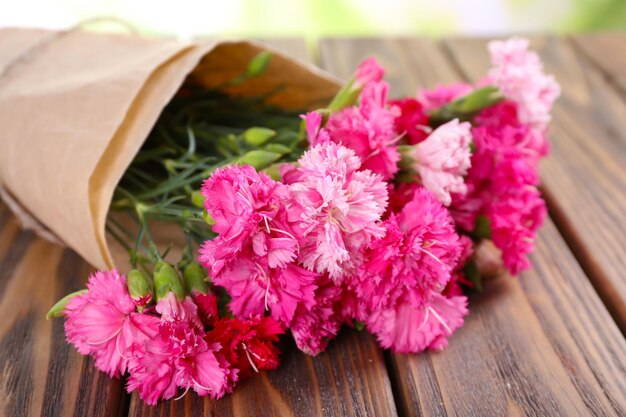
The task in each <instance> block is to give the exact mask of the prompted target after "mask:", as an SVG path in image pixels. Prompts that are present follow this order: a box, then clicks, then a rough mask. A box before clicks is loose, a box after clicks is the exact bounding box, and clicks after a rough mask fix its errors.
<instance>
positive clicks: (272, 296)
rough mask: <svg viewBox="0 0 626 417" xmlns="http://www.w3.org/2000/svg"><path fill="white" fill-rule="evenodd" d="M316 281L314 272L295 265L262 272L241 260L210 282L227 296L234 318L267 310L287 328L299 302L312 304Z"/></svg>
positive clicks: (259, 313)
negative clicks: (219, 287)
mask: <svg viewBox="0 0 626 417" xmlns="http://www.w3.org/2000/svg"><path fill="white" fill-rule="evenodd" d="M316 278H317V274H316V273H315V272H311V271H308V270H306V269H304V268H302V267H300V266H298V265H295V264H290V265H289V266H287V267H285V268H276V269H266V268H263V267H259V266H257V265H256V264H255V263H254V262H253V261H251V260H250V259H246V258H242V259H239V260H237V261H235V262H233V263H232V264H231V265H229V267H228V269H226V270H225V271H224V273H222V274H219V275H216V276H214V277H213V282H214V283H215V284H216V285H220V286H222V287H224V288H225V289H226V291H227V292H228V294H229V295H230V296H231V301H230V303H229V308H230V310H231V311H232V312H233V314H234V315H235V317H237V318H241V319H247V318H249V317H252V316H257V315H263V314H264V312H265V311H266V310H270V313H271V316H272V317H273V318H274V319H275V320H277V321H279V322H281V323H284V324H285V325H289V323H290V322H291V320H292V319H293V315H294V313H295V310H296V307H297V306H298V304H299V303H302V304H303V305H305V306H309V307H310V306H311V305H313V303H314V298H313V294H314V292H315V288H316V284H315V281H316Z"/></svg>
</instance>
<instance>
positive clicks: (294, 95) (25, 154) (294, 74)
mask: <svg viewBox="0 0 626 417" xmlns="http://www.w3.org/2000/svg"><path fill="white" fill-rule="evenodd" d="M268 49H269V50H271V48H268V47H267V46H263V45H261V44H258V43H255V42H249V41H222V42H217V41H213V42H205V43H180V42H175V41H168V40H151V39H144V38H139V37H131V36H120V35H99V34H92V33H86V32H80V31H73V32H51V31H42V30H24V29H2V30H0V126H1V127H2V128H1V129H0V185H1V186H2V187H3V188H4V189H5V191H4V193H5V195H6V194H7V193H8V194H10V196H11V197H12V199H13V200H15V201H14V202H13V203H14V204H11V207H12V209H13V210H14V211H18V212H19V211H25V212H27V213H29V214H30V216H31V220H32V219H33V218H34V219H36V220H37V221H38V222H40V223H41V224H42V225H44V226H45V227H46V228H47V229H49V231H50V232H51V233H52V234H53V235H54V236H56V237H58V238H59V239H60V240H61V241H63V242H65V243H66V244H67V245H68V246H70V247H71V248H73V249H74V250H76V251H77V252H78V253H79V254H80V255H81V256H82V257H83V258H85V259H86V260H87V261H88V262H89V263H91V264H92V265H93V266H95V267H97V268H111V267H112V266H114V262H113V258H112V255H111V250H110V247H109V244H108V242H107V238H106V235H105V223H106V217H107V214H108V210H109V206H110V203H111V198H112V195H113V191H114V190H115V187H116V185H117V183H118V182H119V180H120V179H121V177H122V175H123V174H124V171H125V170H126V168H127V167H128V165H129V164H130V162H131V161H132V159H133V157H134V156H135V154H136V153H137V151H138V150H139V148H140V147H141V145H142V144H143V143H144V141H145V140H146V138H147V136H148V133H149V132H150V130H151V129H152V127H153V126H154V124H155V122H156V120H157V119H158V117H159V114H160V113H161V111H162V110H163V108H164V107H165V105H166V104H167V103H168V102H169V101H170V100H171V98H172V97H173V96H174V94H175V93H176V91H177V90H178V89H179V88H180V87H181V85H182V84H183V83H185V82H187V83H194V84H199V85H202V86H208V87H210V86H216V85H220V84H222V83H223V82H224V81H227V80H229V79H232V78H234V77H235V76H237V75H239V74H240V73H241V72H242V71H243V70H244V69H245V68H246V66H247V64H248V63H249V61H250V59H251V58H252V57H254V56H255V55H256V54H257V53H258V52H260V51H262V50H268ZM272 52H273V58H272V61H271V64H270V66H269V68H268V70H267V71H266V72H265V73H264V74H263V76H261V77H259V78H258V79H254V80H252V81H251V82H247V83H245V85H241V86H237V87H235V88H232V89H231V90H230V91H229V92H230V93H231V94H233V95H242V96H257V95H260V94H263V93H266V92H268V91H272V90H274V89H275V88H276V87H277V86H281V87H283V88H282V89H281V90H280V92H279V93H277V94H275V95H274V96H273V97H272V99H271V104H274V105H277V106H281V107H284V108H290V109H307V108H315V107H317V106H320V105H323V104H324V103H325V102H327V101H328V99H329V98H330V97H332V95H333V94H334V93H335V92H336V91H337V88H338V85H339V84H338V82H337V80H335V79H334V78H332V77H331V76H329V75H328V74H326V73H324V72H323V71H321V70H319V69H317V68H315V67H313V66H310V65H308V64H305V63H303V62H299V61H297V60H294V59H292V58H289V57H287V56H285V55H283V54H281V53H279V52H276V51H272ZM32 224H34V223H33V222H32V221H31V225H32Z"/></svg>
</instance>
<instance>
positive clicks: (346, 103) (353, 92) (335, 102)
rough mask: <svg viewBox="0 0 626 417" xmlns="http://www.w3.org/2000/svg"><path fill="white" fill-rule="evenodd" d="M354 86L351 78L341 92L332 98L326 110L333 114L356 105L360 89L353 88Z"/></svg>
mask: <svg viewBox="0 0 626 417" xmlns="http://www.w3.org/2000/svg"><path fill="white" fill-rule="evenodd" d="M354 84H355V83H354V78H353V79H351V80H350V81H348V82H347V83H346V84H345V85H344V86H343V87H341V90H339V91H338V92H337V94H336V95H335V97H333V99H332V101H331V102H330V104H329V105H328V107H327V108H326V110H328V111H329V112H331V113H333V112H337V111H339V110H341V109H344V108H346V107H350V106H353V105H354V104H356V102H357V100H358V99H359V94H360V93H361V88H362V87H361V88H359V87H355V85H354Z"/></svg>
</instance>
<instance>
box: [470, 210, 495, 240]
mask: <svg viewBox="0 0 626 417" xmlns="http://www.w3.org/2000/svg"><path fill="white" fill-rule="evenodd" d="M472 234H473V236H474V237H476V238H478V239H491V222H490V221H489V219H488V218H487V217H486V216H485V215H484V214H480V215H478V217H477V218H476V227H474V232H473V233H472Z"/></svg>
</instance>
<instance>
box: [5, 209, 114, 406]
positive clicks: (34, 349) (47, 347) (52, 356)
mask: <svg viewBox="0 0 626 417" xmlns="http://www.w3.org/2000/svg"><path fill="white" fill-rule="evenodd" d="M0 206H2V207H3V208H2V209H3V210H6V208H5V207H4V205H3V204H2V203H1V202H0ZM1 216H2V214H0V217H1ZM87 274H88V267H87V265H86V264H85V263H84V262H83V261H82V260H81V259H80V258H79V257H78V255H76V254H75V253H74V252H72V251H70V250H68V249H63V248H60V247H58V246H55V245H53V244H51V243H49V242H46V241H44V240H42V239H39V238H37V237H35V236H34V235H33V234H32V233H31V232H25V231H21V230H20V228H19V225H18V224H17V220H16V219H15V218H14V217H13V216H8V218H7V219H6V221H5V222H4V224H3V227H2V228H1V229H0V317H2V320H1V321H0V398H2V400H0V416H27V415H42V416H71V415H76V416H84V415H90V416H92V415H93V416H116V415H121V414H122V413H123V412H124V411H125V404H126V399H125V397H126V395H125V394H124V391H123V387H122V384H121V382H120V381H111V380H109V379H108V377H106V376H105V375H103V374H101V373H100V372H97V371H95V370H94V368H93V364H92V363H91V361H90V360H86V359H83V358H82V357H81V356H80V355H79V354H78V353H77V352H76V351H75V350H74V348H73V347H71V346H69V345H68V344H67V343H66V341H65V336H64V332H63V321H62V320H54V321H47V320H46V319H45V314H46V312H47V310H48V309H49V308H50V307H51V306H52V305H53V304H54V302H55V301H56V300H57V299H58V298H60V297H62V296H63V295H65V294H66V293H69V292H72V291H76V290H77V289H78V288H79V287H81V286H82V285H83V284H82V282H81V281H82V280H84V279H85V278H86V277H87Z"/></svg>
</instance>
